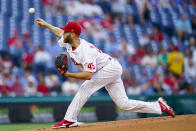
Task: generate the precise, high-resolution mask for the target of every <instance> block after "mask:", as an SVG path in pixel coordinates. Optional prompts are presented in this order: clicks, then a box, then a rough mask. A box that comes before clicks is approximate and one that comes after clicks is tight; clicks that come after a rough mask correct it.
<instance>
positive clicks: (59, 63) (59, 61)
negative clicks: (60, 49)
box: [55, 54, 68, 76]
mask: <svg viewBox="0 0 196 131" xmlns="http://www.w3.org/2000/svg"><path fill="white" fill-rule="evenodd" d="M67 63H68V61H67V55H66V54H58V55H57V56H56V58H55V65H56V68H57V70H58V71H59V73H60V74H61V75H62V76H64V75H65V72H67V70H68V64H67Z"/></svg>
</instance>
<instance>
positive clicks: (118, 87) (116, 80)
mask: <svg viewBox="0 0 196 131" xmlns="http://www.w3.org/2000/svg"><path fill="white" fill-rule="evenodd" d="M121 74H122V67H121V65H120V64H119V62H118V61H117V60H115V59H112V60H111V61H110V63H109V64H107V65H106V66H105V67H103V68H102V69H101V70H99V71H98V72H96V73H94V74H93V76H92V79H91V80H86V81H85V82H84V83H83V84H82V85H81V87H80V88H79V90H78V92H77V93H76V95H75V97H74V99H73V100H72V102H71V104H70V105H69V107H68V109H67V112H66V114H65V117H64V119H65V120H68V121H70V122H77V116H78V114H79V112H80V109H81V108H82V107H83V105H84V104H85V103H86V102H87V100H88V99H89V98H90V96H91V95H92V94H93V93H95V92H96V91H97V90H99V89H101V88H102V87H104V86H105V88H106V90H107V91H108V93H109V95H110V97H111V98H112V100H113V101H114V102H115V104H116V105H117V106H118V107H119V108H120V109H123V110H127V111H131V112H141V113H154V114H161V113H162V112H161V108H160V106H159V104H158V102H157V101H156V102H144V101H139V100H131V99H128V97H127V95H126V92H125V89H124V85H123V82H122V80H121Z"/></svg>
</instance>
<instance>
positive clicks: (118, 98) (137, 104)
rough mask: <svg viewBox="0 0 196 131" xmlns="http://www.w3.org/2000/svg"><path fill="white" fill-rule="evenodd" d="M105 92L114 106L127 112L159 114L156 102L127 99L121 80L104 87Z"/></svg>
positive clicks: (158, 106)
mask: <svg viewBox="0 0 196 131" xmlns="http://www.w3.org/2000/svg"><path fill="white" fill-rule="evenodd" d="M106 90H107V91H108V93H109V95H110V96H111V98H112V100H113V101H114V102H115V103H116V105H117V106H118V107H119V108H121V109H123V110H127V111H132V112H142V113H154V114H161V113H162V112H161V108H160V105H159V103H158V102H144V101H139V100H131V99H128V97H127V95H126V92H125V89H124V85H123V82H122V80H121V78H119V79H117V80H116V81H114V82H113V83H111V84H108V85H107V86H106Z"/></svg>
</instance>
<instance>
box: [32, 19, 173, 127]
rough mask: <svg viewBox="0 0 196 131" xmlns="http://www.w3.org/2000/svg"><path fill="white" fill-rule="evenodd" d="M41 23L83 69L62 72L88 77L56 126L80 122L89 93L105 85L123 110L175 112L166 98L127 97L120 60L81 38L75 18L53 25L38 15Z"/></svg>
mask: <svg viewBox="0 0 196 131" xmlns="http://www.w3.org/2000/svg"><path fill="white" fill-rule="evenodd" d="M35 23H37V24H38V25H39V26H40V27H43V28H47V29H49V30H50V31H51V32H52V33H53V34H54V35H56V36H57V37H58V38H59V40H58V43H59V46H60V47H63V48H66V50H67V52H68V54H69V56H70V57H71V60H72V61H73V62H74V64H75V65H77V66H79V68H80V69H81V71H82V72H79V73H70V72H68V71H64V70H63V69H62V68H58V71H59V72H60V73H61V75H63V76H66V77H72V78H75V79H82V80H86V81H85V82H84V83H83V84H82V85H81V87H80V88H79V90H78V92H77V94H76V95H75V97H74V99H73V100H72V102H71V104H70V105H69V107H68V109H67V112H66V114H65V117H64V118H63V120H61V121H60V122H59V123H57V124H55V125H54V127H53V128H67V127H74V126H78V123H77V116H78V114H79V112H80V109H81V108H82V107H83V105H84V104H85V103H86V102H87V100H88V99H89V98H90V96H91V95H92V94H93V93H95V92H96V91H97V90H99V89H100V88H102V87H105V88H106V90H107V91H108V93H109V95H110V97H111V98H112V100H113V101H114V102H115V104H116V105H117V106H118V107H119V108H120V109H123V110H127V111H132V112H142V113H154V114H162V112H165V113H167V114H169V115H170V116H172V117H174V116H175V113H174V111H173V109H172V108H171V107H169V106H168V105H167V103H166V101H165V100H164V99H163V98H159V99H158V100H157V101H155V102H144V101H139V100H131V99H128V97H127V95H126V92H125V89H124V85H123V82H122V80H121V74H122V67H121V65H120V64H119V62H118V60H116V59H114V58H112V57H111V56H109V55H108V54H105V53H103V52H102V51H101V50H99V49H97V48H96V47H95V46H94V45H93V44H91V43H89V42H87V41H86V40H84V39H82V38H80V34H81V27H80V26H79V25H78V24H77V23H76V22H68V23H67V24H66V25H65V26H64V27H54V26H52V25H51V24H49V23H47V22H45V21H44V20H43V19H40V18H38V19H36V20H35Z"/></svg>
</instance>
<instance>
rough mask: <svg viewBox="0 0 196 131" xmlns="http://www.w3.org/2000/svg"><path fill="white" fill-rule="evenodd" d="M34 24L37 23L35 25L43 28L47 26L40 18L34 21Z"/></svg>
mask: <svg viewBox="0 0 196 131" xmlns="http://www.w3.org/2000/svg"><path fill="white" fill-rule="evenodd" d="M35 23H37V25H39V26H40V27H43V28H47V25H48V23H47V22H46V21H44V20H43V19H41V18H38V19H36V20H35Z"/></svg>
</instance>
